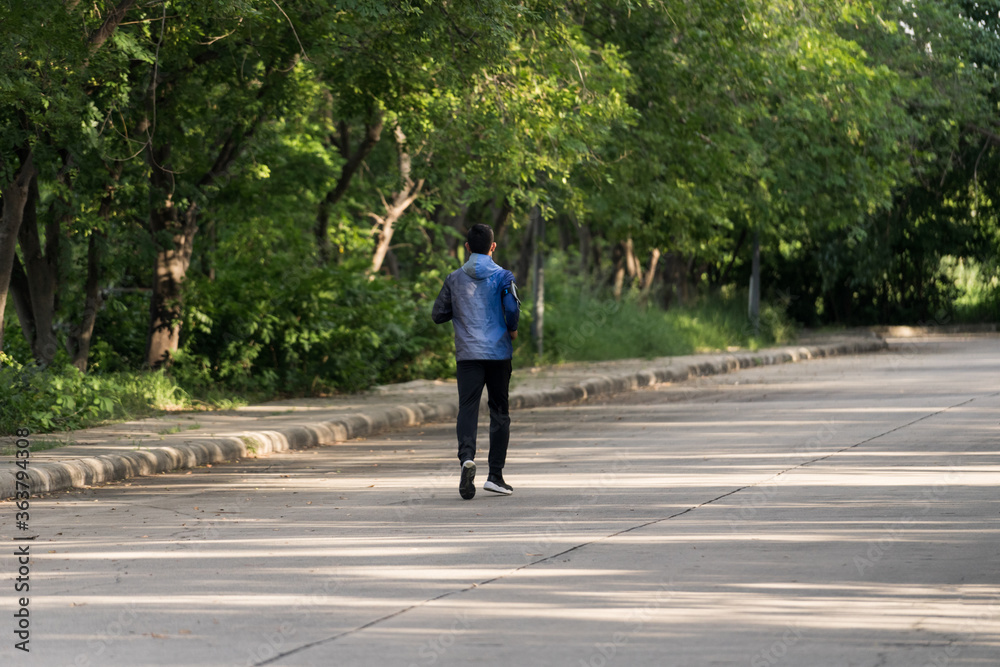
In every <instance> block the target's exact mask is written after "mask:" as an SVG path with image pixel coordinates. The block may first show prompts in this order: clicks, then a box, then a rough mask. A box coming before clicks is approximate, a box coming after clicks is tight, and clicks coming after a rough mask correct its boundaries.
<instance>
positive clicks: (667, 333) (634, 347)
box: [515, 280, 796, 367]
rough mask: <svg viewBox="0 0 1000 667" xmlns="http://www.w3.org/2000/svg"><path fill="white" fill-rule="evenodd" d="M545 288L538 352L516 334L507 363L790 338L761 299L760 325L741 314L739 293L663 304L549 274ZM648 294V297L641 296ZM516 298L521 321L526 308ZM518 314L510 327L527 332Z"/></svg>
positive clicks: (654, 353)
mask: <svg viewBox="0 0 1000 667" xmlns="http://www.w3.org/2000/svg"><path fill="white" fill-rule="evenodd" d="M552 284H553V287H552V288H548V289H547V290H546V294H545V339H544V343H545V350H544V356H543V357H542V358H540V359H539V358H538V356H537V354H535V350H534V344H533V342H532V341H531V340H530V337H529V336H528V335H525V336H524V338H523V339H522V338H520V337H519V338H518V340H517V341H516V342H517V343H518V353H517V354H516V355H515V365H516V366H518V367H525V366H531V365H538V364H547V363H560V362H565V361H606V360H613V359H630V358H646V359H651V358H655V357H670V356H678V355H685V354H695V353H699V352H712V351H719V350H733V349H735V348H738V349H746V350H757V349H759V348H761V347H766V346H769V345H775V344H782V343H787V342H791V341H793V340H794V339H795V335H796V330H795V327H794V325H793V324H792V323H791V321H790V320H789V319H788V318H787V317H786V316H785V314H784V312H783V311H782V310H781V309H780V308H777V307H774V306H771V305H768V304H762V306H761V316H760V326H759V330H758V331H757V332H755V331H754V327H753V325H752V323H751V322H750V321H749V319H748V317H747V311H746V308H747V306H746V295H745V294H739V293H733V294H729V295H725V294H724V295H719V296H714V297H705V298H702V299H701V300H699V301H698V302H697V303H696V304H694V305H691V306H687V307H675V308H670V309H669V310H664V309H663V308H660V307H659V306H656V305H648V304H647V303H643V299H642V298H641V295H640V294H638V293H637V292H634V291H633V292H630V293H627V294H624V295H623V296H622V297H621V299H618V300H616V299H614V298H613V297H611V296H610V295H609V294H605V293H602V292H601V291H597V290H593V289H588V288H587V287H585V286H581V285H579V284H575V285H574V284H573V281H566V280H561V281H553V283H552ZM648 301H649V302H652V301H653V299H649V300H648ZM530 308H531V306H530V303H528V302H527V301H525V303H524V304H523V305H522V322H525V317H524V316H525V315H526V314H528V313H530ZM528 327H529V325H528V324H527V323H526V322H525V324H523V325H522V326H520V327H518V328H519V330H520V329H523V330H524V332H525V334H527V333H528Z"/></svg>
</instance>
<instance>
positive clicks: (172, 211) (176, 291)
mask: <svg viewBox="0 0 1000 667" xmlns="http://www.w3.org/2000/svg"><path fill="white" fill-rule="evenodd" d="M149 231H150V234H151V235H152V237H153V242H154V244H155V245H156V261H155V263H154V277H153V295H152V298H151V299H150V302H149V333H148V337H147V339H146V363H147V364H148V365H149V366H150V368H160V367H163V366H167V365H169V364H170V354H171V353H172V352H176V351H177V348H178V346H179V344H180V332H181V308H182V305H183V303H182V293H181V288H182V285H183V283H184V278H185V276H186V275H187V270H188V267H189V266H190V265H191V251H192V248H193V245H194V235H195V233H196V232H197V231H198V225H197V206H196V205H195V204H194V203H191V204H189V205H188V207H187V209H186V210H184V211H179V210H178V209H177V207H176V206H174V204H173V201H172V199H171V197H170V196H169V195H168V196H167V198H166V201H165V202H163V204H162V205H160V206H158V207H156V208H154V210H153V211H152V212H151V213H150V216H149Z"/></svg>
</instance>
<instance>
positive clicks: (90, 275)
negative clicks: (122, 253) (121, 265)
mask: <svg viewBox="0 0 1000 667" xmlns="http://www.w3.org/2000/svg"><path fill="white" fill-rule="evenodd" d="M99 235H100V236H101V237H102V238H101V239H100V241H103V235H101V234H99V232H97V231H96V230H94V231H92V232H91V233H90V239H89V241H88V242H87V282H86V284H85V285H84V290H83V291H84V306H83V317H81V319H80V322H79V324H77V326H75V327H74V328H73V331H72V333H71V334H70V337H69V340H68V341H67V349H68V351H69V354H70V357H71V358H72V360H73V365H74V366H76V367H77V368H79V369H80V370H81V371H83V372H86V371H87V357H89V356H90V343H91V340H92V338H93V335H94V323H95V322H96V321H97V311H99V310H100V309H101V290H100V279H101V249H100V245H99V243H100V241H99V239H98V236H99Z"/></svg>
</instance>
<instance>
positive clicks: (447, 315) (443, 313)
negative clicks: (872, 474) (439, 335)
mask: <svg viewBox="0 0 1000 667" xmlns="http://www.w3.org/2000/svg"><path fill="white" fill-rule="evenodd" d="M451 317H452V311H451V285H449V284H448V280H447V279H445V281H444V286H443V287H441V292H440V293H438V297H437V299H435V300H434V308H432V309H431V319H432V320H434V324H444V323H445V322H447V321H448V320H450V319H451Z"/></svg>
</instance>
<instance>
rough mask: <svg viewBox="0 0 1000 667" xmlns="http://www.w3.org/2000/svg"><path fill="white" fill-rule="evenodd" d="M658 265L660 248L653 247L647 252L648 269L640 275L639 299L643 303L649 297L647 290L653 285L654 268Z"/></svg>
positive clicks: (654, 278) (654, 277)
mask: <svg viewBox="0 0 1000 667" xmlns="http://www.w3.org/2000/svg"><path fill="white" fill-rule="evenodd" d="M659 265H660V249H659V248H653V251H652V252H651V253H649V270H648V271H646V274H645V275H644V276H643V277H642V286H641V292H640V294H641V297H640V298H641V301H642V303H643V304H645V303H646V299H648V298H649V291H650V290H651V289H652V287H653V281H654V280H656V270H657V268H659Z"/></svg>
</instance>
